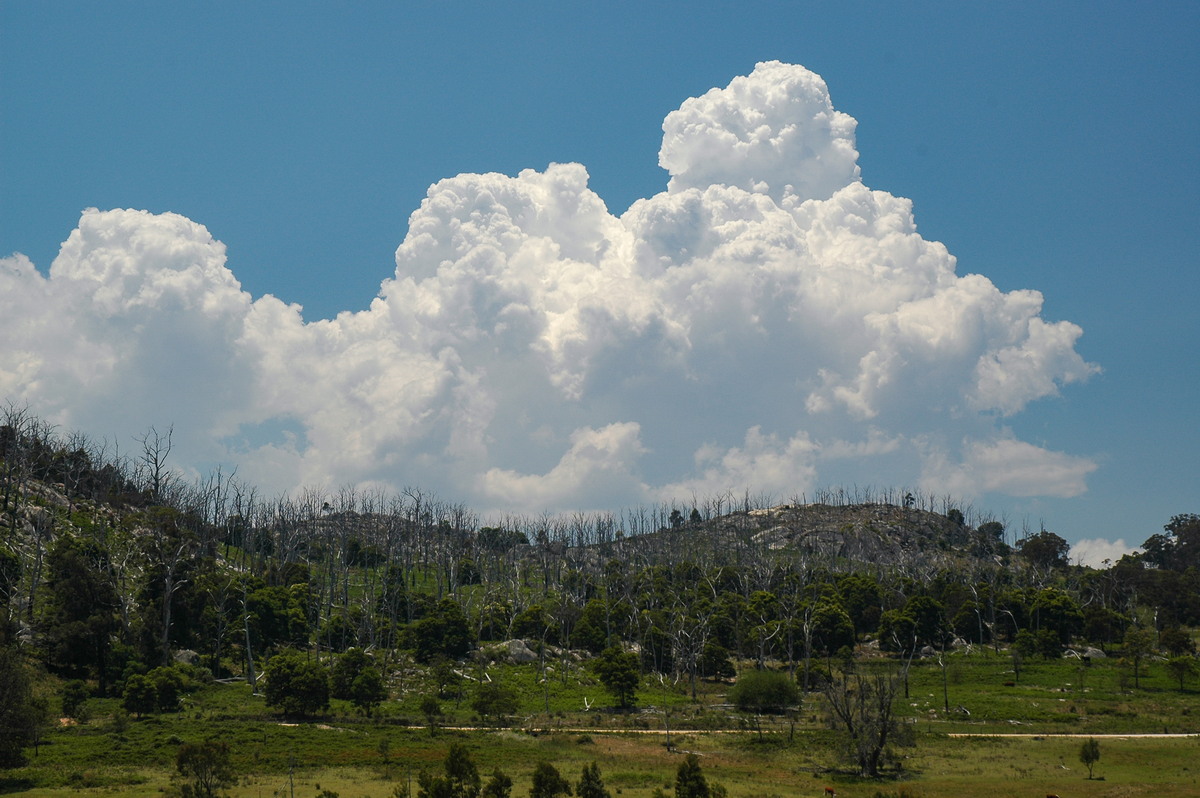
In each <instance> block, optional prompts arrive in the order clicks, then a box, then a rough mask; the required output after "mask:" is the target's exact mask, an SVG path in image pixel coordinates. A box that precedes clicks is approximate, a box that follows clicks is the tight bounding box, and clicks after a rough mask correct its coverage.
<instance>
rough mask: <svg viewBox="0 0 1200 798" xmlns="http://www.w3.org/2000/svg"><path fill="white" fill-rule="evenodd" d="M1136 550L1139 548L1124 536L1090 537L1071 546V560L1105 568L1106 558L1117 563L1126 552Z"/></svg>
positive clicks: (1092, 566) (1129, 552)
mask: <svg viewBox="0 0 1200 798" xmlns="http://www.w3.org/2000/svg"><path fill="white" fill-rule="evenodd" d="M1136 551H1138V548H1137V547H1136V546H1130V545H1129V544H1128V543H1126V542H1125V539H1124V538H1117V539H1116V540H1106V539H1104V538H1088V539H1085V540H1079V541H1076V542H1075V544H1074V545H1072V546H1071V562H1074V563H1079V564H1080V565H1086V566H1089V567H1091V568H1103V567H1104V566H1105V561H1106V560H1107V561H1108V562H1109V563H1115V562H1116V561H1117V560H1119V559H1121V558H1122V557H1124V556H1125V555H1126V554H1133V553H1134V552H1136Z"/></svg>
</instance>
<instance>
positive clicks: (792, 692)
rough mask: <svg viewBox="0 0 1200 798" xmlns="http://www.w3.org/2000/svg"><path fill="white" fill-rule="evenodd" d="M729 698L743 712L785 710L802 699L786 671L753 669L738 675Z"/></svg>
mask: <svg viewBox="0 0 1200 798" xmlns="http://www.w3.org/2000/svg"><path fill="white" fill-rule="evenodd" d="M729 699H730V700H731V701H732V702H733V703H734V704H735V705H736V706H737V708H738V709H740V710H741V711H743V712H753V713H756V714H757V713H761V712H766V713H774V712H783V711H784V710H785V709H787V708H788V707H789V706H792V705H793V704H795V703H796V702H797V701H798V700H799V699H800V691H799V690H797V689H796V683H795V682H794V681H792V679H791V677H790V676H788V675H787V674H786V673H780V672H779V671H766V670H753V671H747V672H745V673H743V674H742V675H741V676H739V677H738V680H737V683H735V684H734V685H733V689H732V690H730V691H729Z"/></svg>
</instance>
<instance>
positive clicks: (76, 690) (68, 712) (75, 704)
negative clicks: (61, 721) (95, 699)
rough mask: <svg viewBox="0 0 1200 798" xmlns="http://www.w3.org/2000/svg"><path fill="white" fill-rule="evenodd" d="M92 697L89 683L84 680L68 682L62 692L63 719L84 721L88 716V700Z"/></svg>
mask: <svg viewBox="0 0 1200 798" xmlns="http://www.w3.org/2000/svg"><path fill="white" fill-rule="evenodd" d="M90 697H91V692H90V691H89V690H88V686H87V682H84V681H83V680H82V679H71V680H70V681H68V682H67V683H66V684H64V685H63V691H62V713H63V717H67V718H75V719H76V720H84V719H85V718H86V717H87V716H88V709H87V700H88V698H90Z"/></svg>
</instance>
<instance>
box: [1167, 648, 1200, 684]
mask: <svg viewBox="0 0 1200 798" xmlns="http://www.w3.org/2000/svg"><path fill="white" fill-rule="evenodd" d="M1167 672H1168V673H1170V674H1171V676H1173V677H1174V678H1176V679H1178V680H1179V691H1180V692H1183V683H1184V682H1185V681H1186V680H1188V679H1194V678H1195V677H1196V675H1197V674H1200V665H1197V664H1196V658H1195V657H1192V656H1189V655H1187V654H1179V655H1177V656H1174V657H1171V658H1170V659H1169V660H1167Z"/></svg>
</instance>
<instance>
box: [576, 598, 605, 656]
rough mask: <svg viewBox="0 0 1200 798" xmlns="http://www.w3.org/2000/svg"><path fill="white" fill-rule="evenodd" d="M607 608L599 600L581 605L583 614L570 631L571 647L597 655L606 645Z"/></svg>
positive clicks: (592, 600)
mask: <svg viewBox="0 0 1200 798" xmlns="http://www.w3.org/2000/svg"><path fill="white" fill-rule="evenodd" d="M608 627H609V622H608V606H607V605H606V604H605V603H604V602H603V601H601V600H600V599H591V600H590V601H588V602H587V603H586V604H584V605H583V612H582V613H581V614H580V616H579V620H577V621H575V627H574V628H573V629H572V630H571V646H572V647H573V648H582V649H585V650H587V651H590V652H591V653H593V654H599V653H600V652H602V651H603V650H604V648H605V647H606V646H607V645H608Z"/></svg>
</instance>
